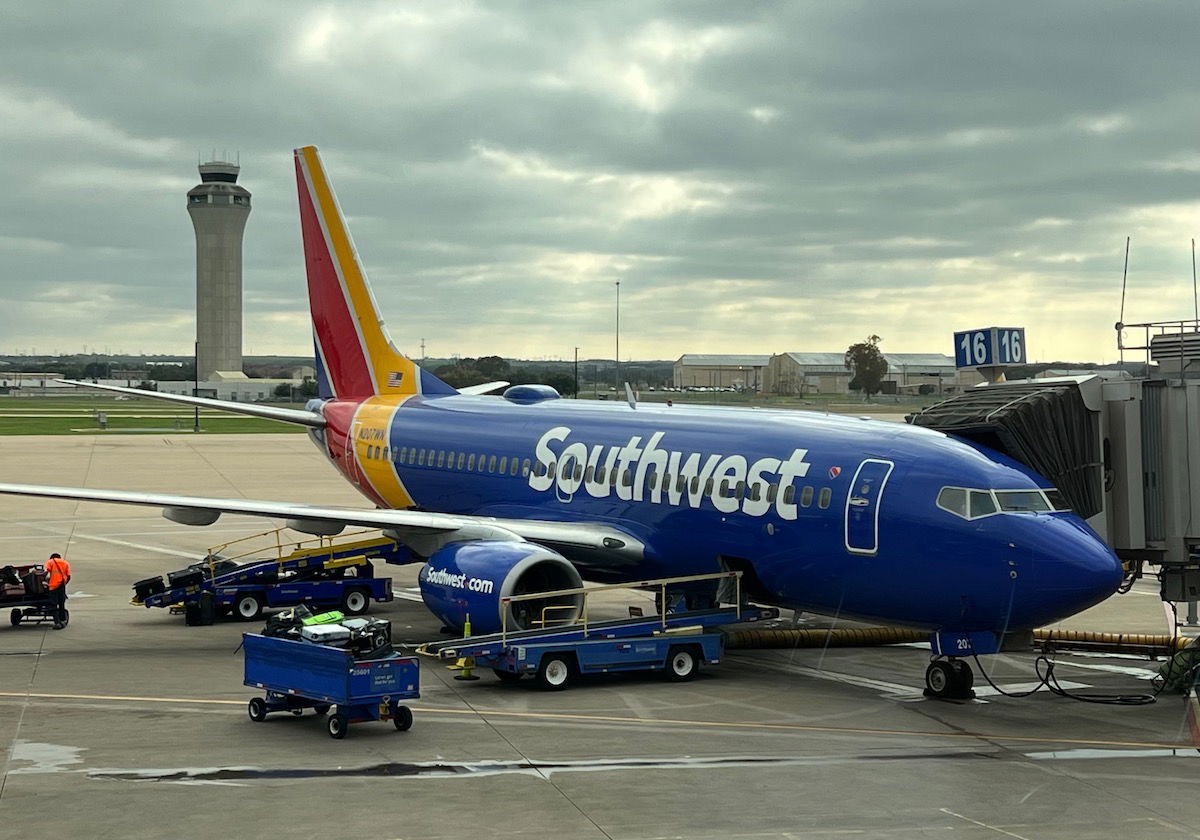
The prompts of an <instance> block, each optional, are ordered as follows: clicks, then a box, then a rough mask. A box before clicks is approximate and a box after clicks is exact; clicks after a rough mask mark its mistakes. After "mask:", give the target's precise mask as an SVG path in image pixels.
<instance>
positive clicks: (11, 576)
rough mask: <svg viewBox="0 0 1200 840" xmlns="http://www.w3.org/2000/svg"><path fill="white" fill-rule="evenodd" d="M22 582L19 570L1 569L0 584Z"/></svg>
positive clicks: (7, 567) (9, 567)
mask: <svg viewBox="0 0 1200 840" xmlns="http://www.w3.org/2000/svg"><path fill="white" fill-rule="evenodd" d="M20 582H21V578H20V577H19V576H18V575H17V570H16V569H15V568H14V567H13V566H5V567H4V568H3V569H0V584H5V583H20Z"/></svg>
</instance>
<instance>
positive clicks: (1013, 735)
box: [0, 435, 1200, 840]
mask: <svg viewBox="0 0 1200 840" xmlns="http://www.w3.org/2000/svg"><path fill="white" fill-rule="evenodd" d="M0 476H2V477H3V480H5V481H19V482H31V483H44V484H62V485H72V486H89V487H104V488H124V489H141V490H159V491H171V492H184V493H190V494H197V495H216V496H233V497H247V498H262V499H276V500H289V501H304V502H313V503H320V504H331V505H336V504H344V505H356V506H358V505H363V504H365V501H364V500H363V499H361V498H360V497H358V496H357V494H356V493H354V492H353V491H352V490H351V489H350V487H349V486H348V485H347V484H345V483H344V482H343V481H342V480H341V479H340V478H339V477H338V476H337V475H336V473H335V472H334V471H333V469H332V468H331V467H330V466H328V465H327V464H326V463H325V462H324V460H323V458H322V457H321V456H320V454H319V453H318V452H317V451H316V449H315V447H313V446H312V444H311V443H309V442H308V441H307V439H306V438H304V437H302V436H293V435H278V436H275V435H245V436H239V435H229V436H225V435H222V436H212V437H205V436H200V437H193V436H191V435H172V436H137V437H132V436H131V437H127V438H126V437H115V436H108V437H97V436H89V437H86V438H84V437H80V438H73V437H61V436H58V437H6V438H0ZM0 521H3V522H4V523H5V525H6V527H5V534H6V537H7V540H6V544H5V549H4V557H3V558H0V563H21V562H32V561H41V560H43V559H44V558H45V557H47V556H48V555H49V553H50V552H52V551H61V552H62V553H64V554H65V555H67V558H68V560H69V561H70V562H71V565H72V570H73V575H74V579H73V581H72V584H71V587H70V590H71V599H70V601H69V604H68V605H69V607H70V609H71V614H72V621H71V624H70V626H69V627H68V628H67V629H65V630H62V631H54V630H51V629H49V627H48V625H43V626H41V627H25V626H23V627H15V628H14V627H9V626H8V623H7V617H6V616H5V615H4V612H6V611H3V612H0V620H2V621H3V624H0V750H2V751H0V836H4V837H8V836H11V837H13V838H21V840H37V839H38V838H43V837H44V838H56V840H57V838H62V837H67V836H79V837H95V838H109V837H112V838H160V837H167V836H171V837H175V836H179V837H189V838H191V837H199V838H205V837H217V836H222V837H224V836H255V837H261V836H272V837H288V838H290V837H312V836H322V837H347V838H355V839H356V840H358V838H362V839H363V840H373V838H405V840H418V839H420V840H433V838H464V837H470V836H477V835H478V836H487V837H498V838H505V837H521V838H530V840H542V839H543V838H545V840H549V838H554V839H555V840H568V838H589V840H590V838H622V840H649V838H676V837H686V838H704V840H708V838H792V837H804V838H841V837H845V836H861V837H871V838H896V839H897V840H900V839H901V838H903V839H904V840H907V838H925V837H945V838H952V839H953V840H975V838H979V839H980V840H983V838H996V837H1009V838H1013V837H1015V838H1029V840H1033V838H1039V839H1040V838H1045V840H1059V838H1062V840H1067V838H1074V839H1077V840H1078V839H1081V838H1104V839H1105V840H1110V838H1114V837H1124V838H1180V837H1200V798H1198V797H1197V796H1196V794H1195V791H1196V783H1197V780H1200V751H1198V749H1197V741H1196V736H1197V733H1196V731H1195V729H1194V727H1195V717H1194V715H1195V708H1196V707H1195V701H1194V699H1186V700H1185V699H1183V698H1180V697H1178V696H1169V697H1168V696H1163V697H1161V698H1159V701H1158V702H1157V703H1155V704H1153V705H1143V706H1112V705H1097V704H1092V703H1083V702H1077V701H1073V700H1070V699H1065V698H1062V697H1056V696H1053V695H1051V694H1049V693H1047V692H1045V691H1042V692H1038V693H1037V694H1035V695H1033V696H1032V697H1029V698H1026V699H1010V698H1006V697H1001V696H998V695H996V694H995V693H994V692H991V691H990V690H989V689H988V687H987V686H986V684H984V683H983V680H982V678H978V677H977V687H980V688H981V691H980V697H979V698H978V699H977V700H975V701H970V702H962V703H951V702H941V701H935V700H929V699H926V698H924V697H923V696H922V694H921V692H920V687H921V685H922V679H923V674H924V669H925V665H926V663H927V661H928V650H927V649H925V650H922V649H921V648H920V647H919V646H893V647H886V648H875V649H829V650H825V651H822V650H772V651H731V652H729V654H728V657H727V659H726V661H725V663H724V664H722V665H721V666H719V667H716V668H710V669H705V670H704V671H703V672H702V673H701V675H700V676H699V677H698V678H697V679H696V680H694V681H692V682H688V683H682V684H680V683H668V682H665V681H663V680H661V679H659V678H657V677H655V676H652V675H638V676H626V677H616V676H614V677H608V678H595V679H590V680H586V681H585V682H584V683H583V684H581V685H577V686H574V687H572V688H571V689H570V690H568V691H565V692H557V693H545V692H541V691H539V690H537V689H536V687H535V686H534V685H533V684H532V682H531V681H523V682H521V683H517V684H515V685H507V684H501V683H500V682H498V681H497V680H495V679H493V678H492V677H491V675H490V674H484V675H483V678H482V679H481V680H479V681H477V682H457V681H455V680H454V679H453V678H452V674H451V672H449V671H447V670H446V669H445V668H443V667H441V665H440V664H439V663H436V662H433V661H428V660H427V661H423V662H422V669H421V670H422V683H423V685H422V696H421V698H420V700H418V701H414V702H413V703H412V706H413V710H414V714H415V724H414V726H413V728H412V729H411V730H410V731H408V732H404V733H399V732H396V731H395V730H394V729H393V727H392V726H391V725H390V724H386V723H366V724H359V725H353V726H352V727H351V731H350V734H349V736H348V737H347V738H346V739H345V740H343V741H334V740H332V739H330V738H329V737H328V735H326V734H325V730H324V727H323V719H322V718H320V717H318V716H316V715H313V714H311V713H310V714H306V715H304V716H302V717H293V716H291V715H272V716H271V717H269V718H268V719H267V721H265V722H263V723H253V722H251V721H250V720H249V719H248V717H247V715H246V702H247V700H248V699H249V698H250V697H252V696H254V692H253V691H251V690H250V689H248V688H246V687H244V686H243V685H242V659H241V656H240V653H239V652H238V651H237V646H238V643H239V641H240V636H241V633H242V632H244V631H253V630H257V629H259V627H260V625H259V624H257V623H255V624H243V623H238V622H233V621H221V622H218V624H216V625H215V626H212V627H187V626H185V625H184V623H183V619H182V617H180V616H172V615H169V614H168V613H167V612H166V611H165V610H148V609H145V608H142V607H136V606H131V605H130V603H129V599H130V596H131V590H130V585H131V584H132V582H133V581H134V580H137V579H140V578H144V577H149V576H151V575H154V574H160V573H165V572H167V571H169V570H172V569H176V568H180V567H182V566H184V565H186V564H187V563H189V562H192V559H193V558H196V557H199V556H202V555H203V554H204V553H205V552H206V550H207V549H208V548H209V547H210V546H212V545H214V544H217V543H221V542H225V541H227V540H231V539H235V538H237V537H240V536H244V535H249V534H252V533H255V532H258V531H263V530H266V529H267V528H268V527H271V524H272V523H269V522H266V521H264V520H256V519H252V518H249V517H238V516H226V517H222V519H221V520H220V521H219V522H218V523H217V524H216V525H214V526H211V527H209V528H188V527H185V526H181V525H177V524H174V523H171V522H168V521H166V520H164V519H163V518H162V517H161V516H160V515H159V513H158V511H157V510H152V509H144V508H136V507H128V506H117V505H98V504H77V503H75V502H53V501H46V500H35V499H22V498H14V497H0ZM389 569H390V573H391V574H392V575H393V578H394V587H395V590H396V592H397V594H398V595H400V596H402V597H399V598H398V599H397V600H396V601H394V602H392V603H390V604H382V605H375V606H374V607H373V608H372V614H373V615H376V616H381V617H384V618H389V619H391V621H392V622H393V627H394V636H395V637H396V638H397V639H398V640H403V641H408V642H419V641H425V640H428V639H433V638H438V623H437V621H436V620H434V619H433V618H432V616H430V614H429V613H427V612H426V611H425V610H424V608H423V607H422V606H421V605H420V604H419V603H416V602H414V601H413V600H410V598H411V596H412V594H413V593H412V591H411V590H412V587H414V586H415V578H416V567H412V566H410V567H395V568H391V567H389ZM785 618H786V619H790V616H786V617H785ZM829 622H830V620H829V619H824V618H819V617H810V616H804V617H802V619H801V625H802V626H825V625H827V624H828V623H829ZM782 623H785V624H786V623H789V622H788V621H783V622H782ZM1067 626H1070V627H1073V628H1083V627H1086V628H1087V629H1094V630H1106V631H1118V630H1121V629H1126V630H1133V631H1136V632H1160V633H1161V632H1167V626H1166V619H1165V615H1164V613H1163V611H1162V607H1161V604H1160V603H1159V602H1158V599H1157V597H1156V595H1155V594H1154V591H1153V587H1152V586H1151V585H1150V584H1149V583H1146V584H1139V586H1138V587H1136V588H1135V590H1134V593H1131V594H1130V595H1127V596H1121V597H1118V598H1114V599H1112V600H1111V601H1109V602H1106V604H1104V605H1101V607H1099V608H1097V609H1095V610H1093V611H1089V613H1087V614H1085V615H1084V616H1081V617H1079V618H1077V619H1074V620H1073V621H1072V622H1070V623H1069V625H1067ZM984 665H985V666H986V667H988V668H989V670H990V671H991V672H992V673H993V676H994V678H995V679H996V680H997V681H998V682H1000V683H1001V684H1003V685H1007V686H1016V685H1020V684H1023V683H1030V682H1032V681H1034V678H1033V656H1032V655H1025V654H1012V655H1009V654H1005V655H1002V656H998V657H989V658H986V659H985V660H984ZM1156 667H1157V663H1152V662H1149V661H1147V660H1145V659H1141V658H1136V657H1119V656H1099V655H1092V656H1065V655H1064V656H1060V657H1059V665H1058V675H1059V677H1060V679H1061V680H1062V681H1063V682H1064V684H1067V685H1071V686H1076V688H1074V689H1073V690H1075V691H1078V692H1081V693H1089V692H1107V693H1144V692H1147V691H1149V690H1150V684H1149V677H1150V675H1151V674H1152V673H1153V670H1154V668H1156ZM10 832H11V833H10Z"/></svg>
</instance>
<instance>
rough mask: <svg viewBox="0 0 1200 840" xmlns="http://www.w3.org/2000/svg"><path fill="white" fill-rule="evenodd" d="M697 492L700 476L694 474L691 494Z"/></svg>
mask: <svg viewBox="0 0 1200 840" xmlns="http://www.w3.org/2000/svg"><path fill="white" fill-rule="evenodd" d="M698 492H700V476H698V475H694V476H692V495H693V496H694V495H696V493H698Z"/></svg>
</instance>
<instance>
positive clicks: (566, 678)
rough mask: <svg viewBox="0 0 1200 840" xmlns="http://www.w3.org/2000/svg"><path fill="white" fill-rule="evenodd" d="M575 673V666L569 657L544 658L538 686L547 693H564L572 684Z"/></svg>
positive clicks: (551, 656) (553, 655)
mask: <svg viewBox="0 0 1200 840" xmlns="http://www.w3.org/2000/svg"><path fill="white" fill-rule="evenodd" d="M574 671H575V668H574V665H573V664H572V663H571V660H569V659H568V658H567V657H565V656H562V655H560V654H550V655H548V656H544V657H542V664H541V665H540V666H539V667H538V672H537V681H538V685H539V686H541V687H542V688H544V689H546V690H547V691H562V690H563V689H564V688H566V687H567V686H568V685H569V684H570V683H571V677H572V676H573V675H574Z"/></svg>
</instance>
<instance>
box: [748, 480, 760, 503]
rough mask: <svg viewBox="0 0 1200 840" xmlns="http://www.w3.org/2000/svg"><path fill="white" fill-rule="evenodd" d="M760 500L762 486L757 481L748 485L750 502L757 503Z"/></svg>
mask: <svg viewBox="0 0 1200 840" xmlns="http://www.w3.org/2000/svg"><path fill="white" fill-rule="evenodd" d="M761 498H762V485H761V484H759V483H758V482H757V481H756V482H754V483H753V484H751V485H750V501H752V502H757V501H758V500H759V499H761Z"/></svg>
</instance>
